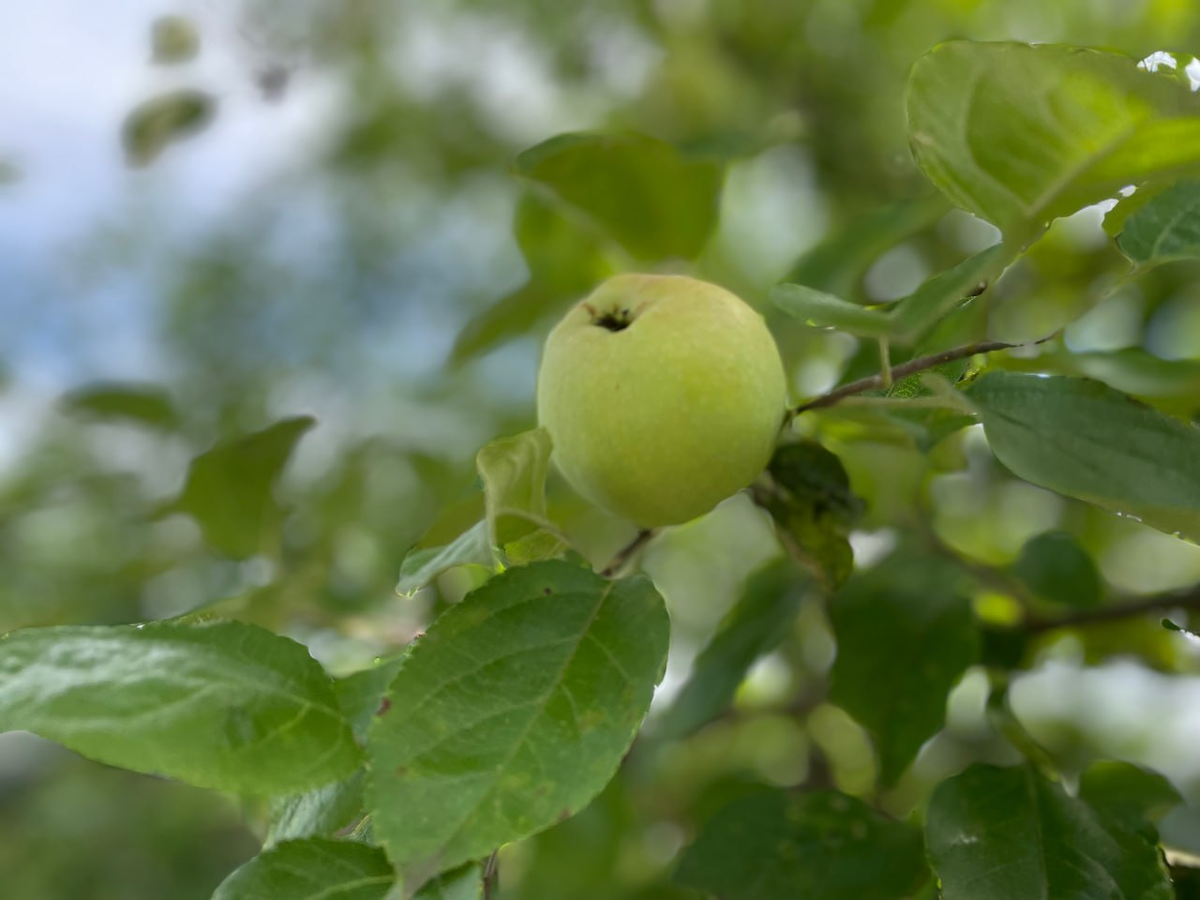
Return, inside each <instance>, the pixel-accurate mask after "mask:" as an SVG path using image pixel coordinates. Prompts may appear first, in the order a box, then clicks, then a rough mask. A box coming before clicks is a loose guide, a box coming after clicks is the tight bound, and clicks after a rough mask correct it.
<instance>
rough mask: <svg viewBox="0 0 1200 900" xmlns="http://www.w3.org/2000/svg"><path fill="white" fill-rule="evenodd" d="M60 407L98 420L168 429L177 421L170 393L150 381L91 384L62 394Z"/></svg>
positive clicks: (174, 425)
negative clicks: (134, 423) (129, 422)
mask: <svg viewBox="0 0 1200 900" xmlns="http://www.w3.org/2000/svg"><path fill="white" fill-rule="evenodd" d="M62 407H63V410H64V411H65V412H67V413H69V414H72V415H79V416H82V417H87V418H93V419H100V420H109V419H113V420H118V421H119V420H122V419H124V420H128V421H131V422H136V423H139V424H142V425H147V426H150V427H152V428H162V429H165V430H169V429H172V428H175V427H176V426H177V425H178V424H179V414H178V413H177V412H176V411H175V407H174V405H173V404H172V403H171V397H170V395H169V394H168V393H167V392H166V391H165V390H163V389H162V388H160V387H157V386H156V385H150V384H91V385H88V386H86V387H82V388H78V389H76V390H73V391H70V392H69V393H67V394H65V395H63V398H62Z"/></svg>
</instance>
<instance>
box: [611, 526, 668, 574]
mask: <svg viewBox="0 0 1200 900" xmlns="http://www.w3.org/2000/svg"><path fill="white" fill-rule="evenodd" d="M655 534H657V532H656V531H655V530H654V529H653V528H643V529H642V530H641V531H639V532H638V533H637V537H635V538H634V539H633V540H632V541H630V542H629V543H628V544H626V545H625V546H624V547H622V548H621V549H620V550H618V551H617V554H616V556H614V557H613V558H612V559H610V560H609V561H608V565H607V566H605V567H604V568H603V569H601V570H600V574H601V575H603V576H604V577H605V578H612V577H613V576H614V575H616V574H617V573H618V572H620V571H621V570H622V569H624V568H625V566H626V565H627V564H628V563H629V561H630V560H631V559H633V558H634V557H635V556H637V554H638V552H639V551H640V550H641V549H642V548H643V547H645V546H646V545H647V544H648V543H650V540H651V538H653V537H654V535H655Z"/></svg>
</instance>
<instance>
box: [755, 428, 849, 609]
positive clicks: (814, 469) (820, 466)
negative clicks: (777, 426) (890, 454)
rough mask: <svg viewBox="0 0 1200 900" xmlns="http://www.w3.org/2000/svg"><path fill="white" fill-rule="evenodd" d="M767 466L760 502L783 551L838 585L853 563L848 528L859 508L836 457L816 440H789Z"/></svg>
mask: <svg viewBox="0 0 1200 900" xmlns="http://www.w3.org/2000/svg"><path fill="white" fill-rule="evenodd" d="M767 471H768V472H769V473H770V475H771V485H770V488H769V489H764V490H759V492H758V497H759V502H760V503H762V504H763V505H764V506H765V507H766V509H767V511H768V512H770V513H771V517H772V518H773V519H774V520H775V524H776V526H777V527H778V528H779V530H780V534H781V536H782V537H783V541H784V544H785V546H786V547H787V549H788V551H789V552H790V553H791V554H792V555H793V556H796V557H798V558H799V559H800V560H801V561H802V562H804V563H805V564H806V565H807V566H809V567H810V568H811V569H813V571H814V572H815V573H816V574H817V575H818V576H819V577H820V578H821V579H822V580H823V581H824V582H825V583H826V584H828V585H829V586H831V587H836V586H838V585H839V584H841V583H842V582H843V581H845V580H846V579H847V578H848V577H849V576H850V571H851V570H852V569H853V568H854V551H853V550H852V549H851V547H850V530H851V529H852V528H853V527H854V525H855V523H856V522H857V521H858V519H859V517H860V516H861V515H862V512H863V502H862V500H860V499H859V498H858V497H856V496H855V495H854V493H853V491H851V490H850V479H849V477H848V476H847V475H846V470H845V469H844V468H843V467H842V463H841V460H839V459H838V458H837V457H836V456H835V455H834V454H832V453H830V452H829V451H828V450H826V449H825V448H824V447H822V446H821V445H820V444H819V443H817V442H816V441H810V440H801V441H794V442H790V443H786V444H782V445H780V446H779V447H778V448H776V450H775V453H774V455H773V456H772V457H771V461H770V463H769V464H768V465H767Z"/></svg>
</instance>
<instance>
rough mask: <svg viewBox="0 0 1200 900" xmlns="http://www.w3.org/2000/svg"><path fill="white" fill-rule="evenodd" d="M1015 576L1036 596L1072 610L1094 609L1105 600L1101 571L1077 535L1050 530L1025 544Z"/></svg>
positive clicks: (1018, 560)
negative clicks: (1081, 544)
mask: <svg viewBox="0 0 1200 900" xmlns="http://www.w3.org/2000/svg"><path fill="white" fill-rule="evenodd" d="M1013 571H1014V573H1015V574H1016V576H1017V577H1018V578H1020V579H1021V580H1022V581H1023V582H1025V584H1026V585H1027V586H1028V587H1029V589H1030V590H1031V591H1032V592H1033V593H1034V595H1035V596H1037V597H1040V598H1041V599H1042V600H1046V601H1047V602H1049V603H1053V604H1056V605H1060V606H1067V607H1070V608H1072V609H1092V608H1094V607H1096V606H1099V605H1100V603H1101V601H1102V600H1103V590H1104V589H1103V586H1102V585H1101V582H1100V572H1099V570H1097V569H1096V564H1095V563H1094V562H1093V561H1092V558H1091V556H1089V555H1088V552H1087V551H1086V550H1084V549H1083V547H1081V546H1080V545H1079V541H1077V540H1076V539H1075V536H1074V535H1072V534H1070V533H1069V532H1065V531H1047V532H1044V533H1042V534H1039V535H1035V536H1034V537H1032V538H1030V539H1029V540H1028V541H1026V542H1025V545H1024V546H1023V547H1022V548H1021V555H1020V556H1019V557H1018V558H1017V562H1016V565H1015V566H1014V569H1013Z"/></svg>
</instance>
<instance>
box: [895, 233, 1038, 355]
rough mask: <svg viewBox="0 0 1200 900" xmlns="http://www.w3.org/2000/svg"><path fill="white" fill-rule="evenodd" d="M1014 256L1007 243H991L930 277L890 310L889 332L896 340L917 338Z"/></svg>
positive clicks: (995, 275) (992, 278)
mask: <svg viewBox="0 0 1200 900" xmlns="http://www.w3.org/2000/svg"><path fill="white" fill-rule="evenodd" d="M1015 257H1016V252H1015V249H1014V248H1013V247H1011V246H1010V245H1008V244H994V245H993V246H991V247H988V248H987V249H986V250H981V251H980V252H979V253H976V254H975V255H974V256H969V257H967V258H966V259H964V260H963V261H962V262H960V263H959V264H958V265H956V266H953V267H952V268H949V269H947V270H946V271H945V272H942V273H941V274H939V275H935V276H934V277H933V278H930V279H929V280H928V281H926V282H925V283H924V284H922V285H921V286H920V287H919V288H917V289H916V290H915V291H913V292H912V293H911V294H909V295H908V296H907V297H905V298H904V299H903V300H900V301H898V302H897V304H896V306H895V307H894V312H893V313H892V327H891V332H892V334H893V335H894V336H895V337H896V339H897V340H902V341H906V342H912V341H915V340H917V339H918V338H920V337H921V336H922V335H924V333H925V332H926V331H928V330H929V329H930V328H932V327H933V326H934V325H936V324H937V323H938V322H939V321H941V320H942V319H943V318H944V317H945V316H947V315H948V314H949V313H951V312H953V311H954V310H955V309H956V308H957V307H958V306H960V305H961V304H962V302H963V301H964V299H966V298H967V297H970V296H972V295H973V294H976V293H978V292H980V291H981V290H983V289H985V288H987V287H988V286H989V285H991V284H993V283H994V282H995V281H996V279H997V278H999V277H1000V275H1001V273H1002V272H1003V271H1004V270H1005V269H1006V268H1007V267H1008V265H1009V264H1010V263H1011V262H1012V261H1013V259H1014V258H1015Z"/></svg>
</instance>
